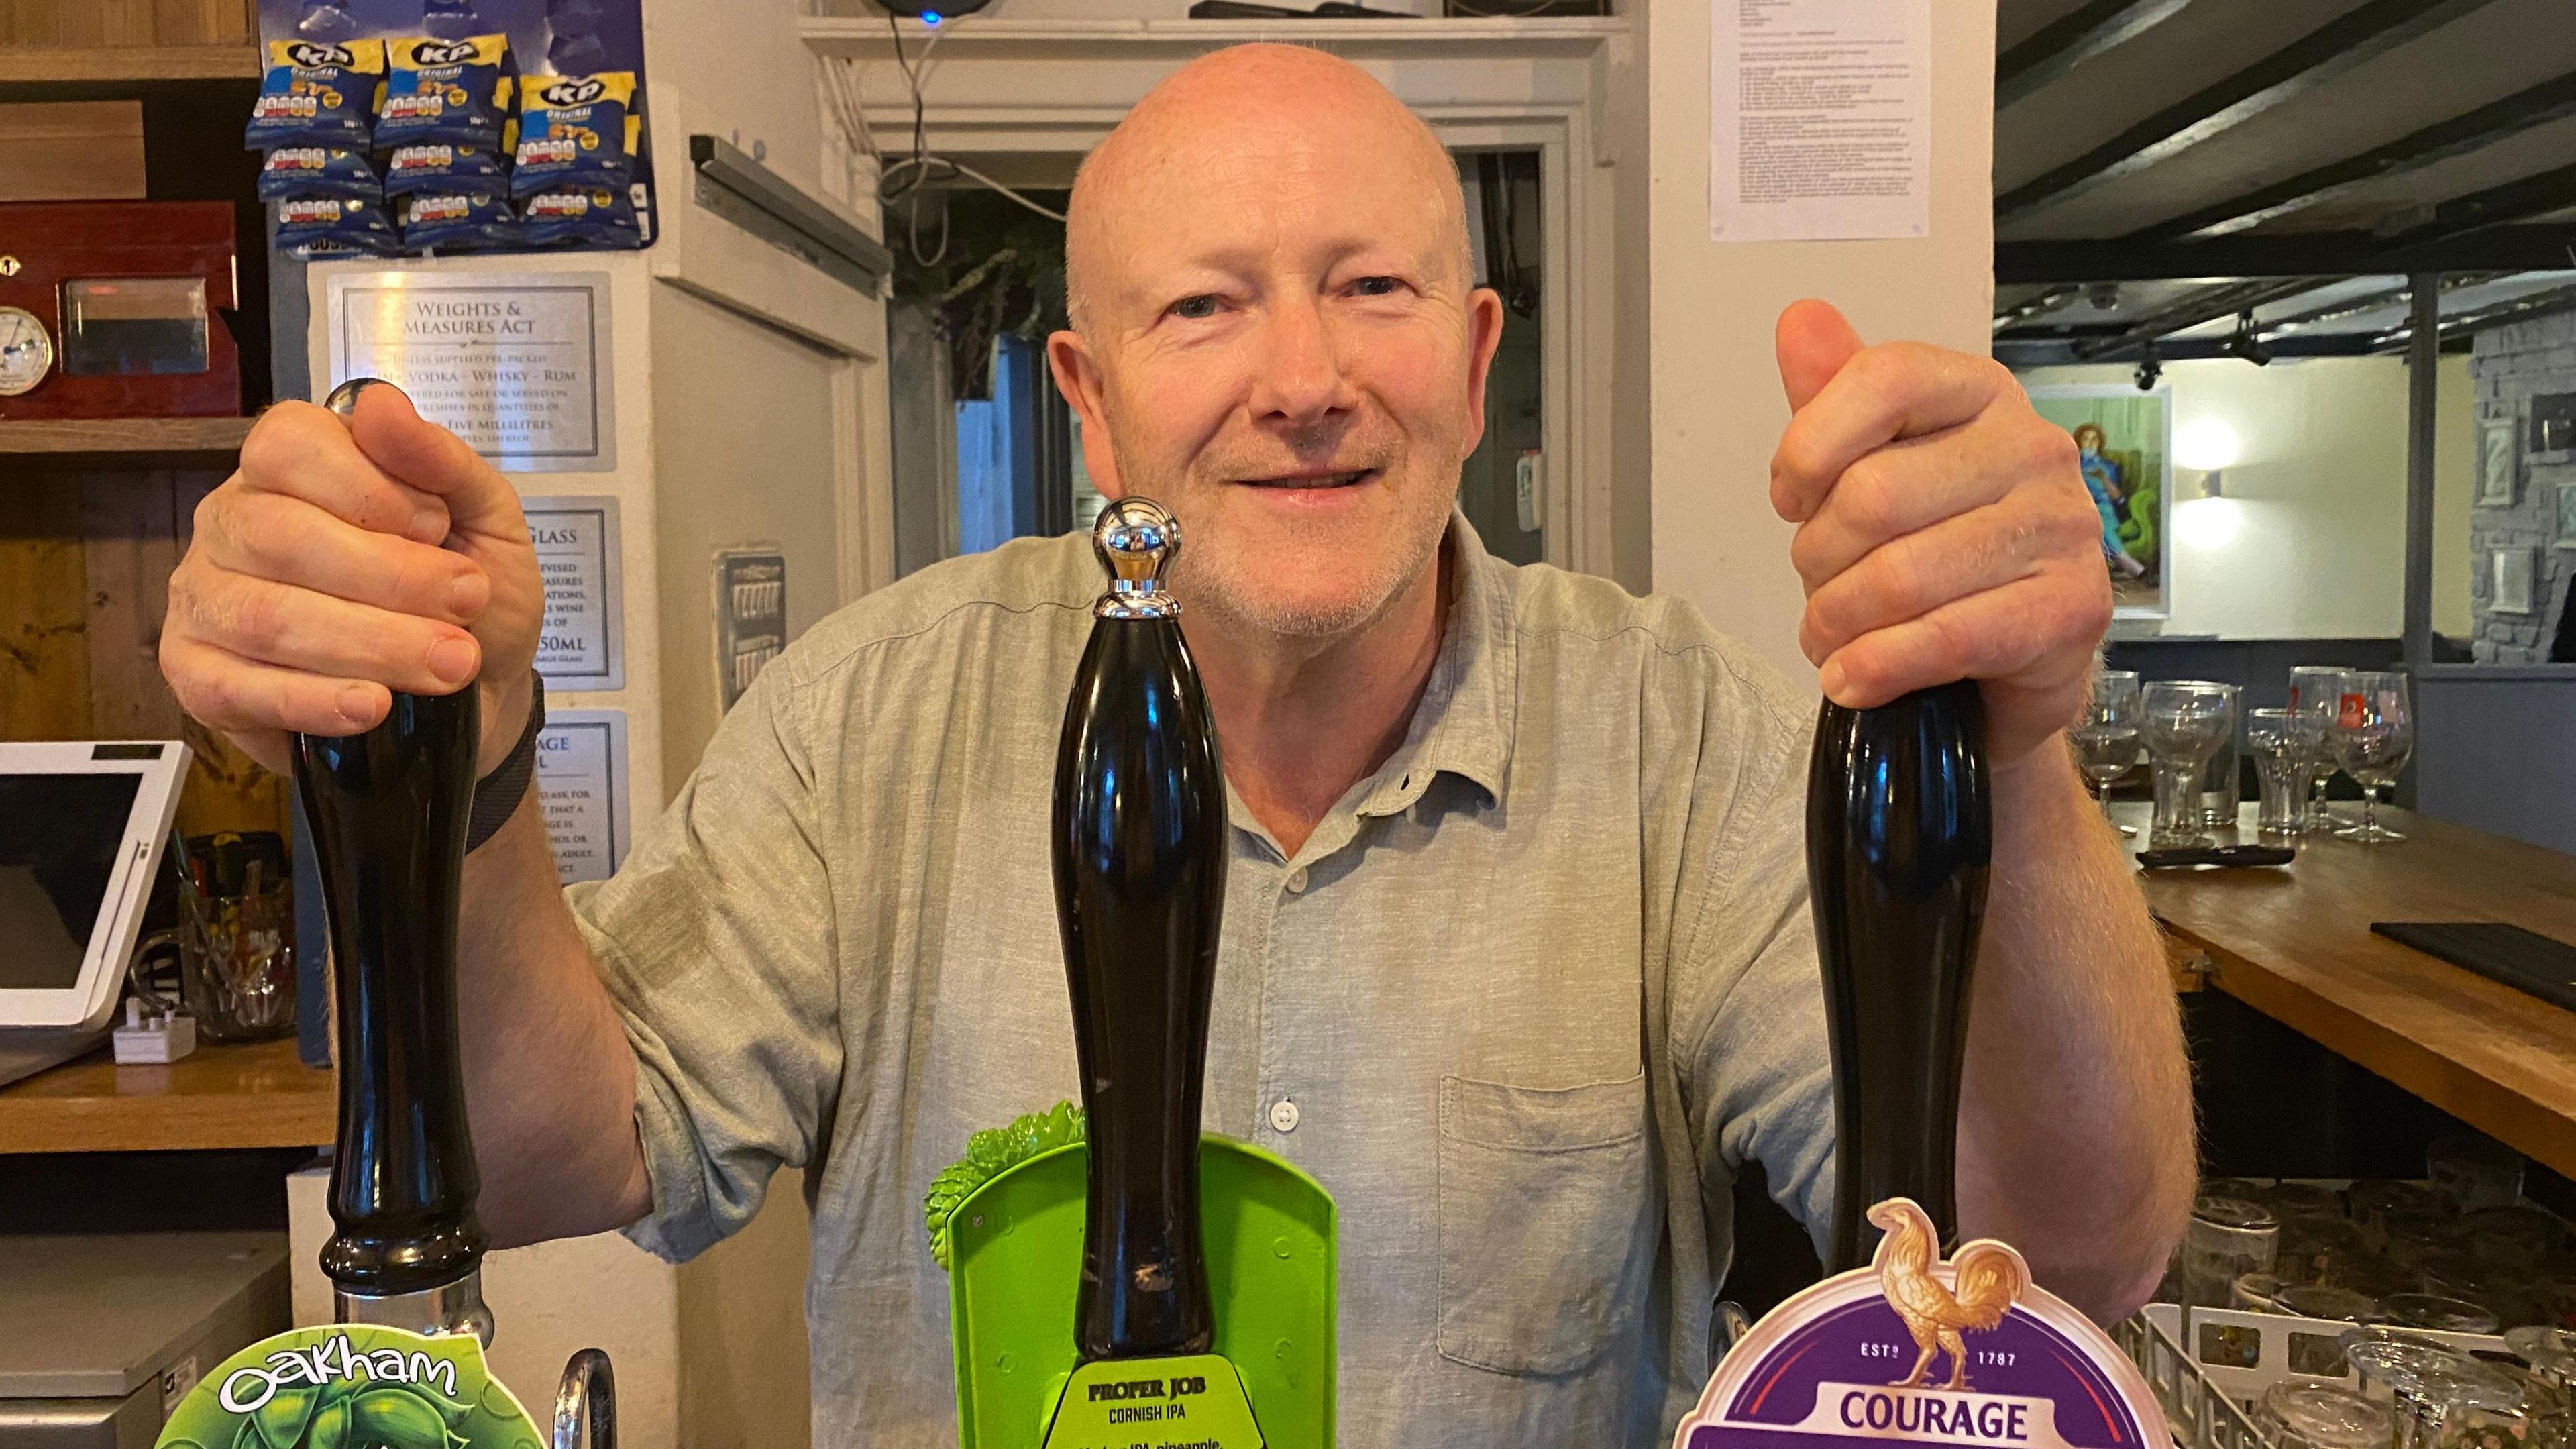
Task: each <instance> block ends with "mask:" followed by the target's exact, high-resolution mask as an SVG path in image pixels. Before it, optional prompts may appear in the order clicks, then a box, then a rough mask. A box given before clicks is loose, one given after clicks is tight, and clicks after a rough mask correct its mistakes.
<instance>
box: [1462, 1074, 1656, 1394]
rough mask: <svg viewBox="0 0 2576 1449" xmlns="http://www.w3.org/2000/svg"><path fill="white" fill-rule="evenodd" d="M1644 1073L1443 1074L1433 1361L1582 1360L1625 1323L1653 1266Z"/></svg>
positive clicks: (1550, 1365)
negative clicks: (1581, 1079)
mask: <svg viewBox="0 0 2576 1449" xmlns="http://www.w3.org/2000/svg"><path fill="white" fill-rule="evenodd" d="M1648 1171H1649V1168H1648V1163H1647V1151H1646V1079H1645V1074H1644V1073H1642V1072H1640V1073H1639V1074H1638V1075H1636V1076H1634V1077H1631V1078H1629V1079H1628V1080H1626V1081H1624V1082H1597V1083H1593V1084H1590V1085H1587V1086H1580V1087H1563V1088H1538V1087H1513V1086H1505V1085H1502V1084H1500V1083H1496V1082H1480V1081H1476V1080H1474V1079H1472V1078H1468V1077H1454V1076H1452V1077H1443V1078H1441V1079H1440V1322H1439V1345H1438V1346H1439V1350H1440V1354H1441V1356H1442V1357H1443V1358H1447V1359H1451V1360H1454V1361H1456V1362H1458V1363H1463V1364H1467V1365H1470V1366H1472V1367H1475V1368H1482V1369H1491V1370H1494V1371H1495V1372H1498V1373H1508V1374H1563V1373H1572V1372H1575V1371H1577V1370H1579V1369H1582V1368H1584V1367H1586V1366H1588V1365H1589V1364H1591V1363H1592V1361H1593V1360H1595V1359H1597V1358H1599V1357H1600V1356H1601V1354H1602V1351H1603V1350H1604V1349H1606V1348H1607V1347H1608V1346H1609V1345H1610V1344H1611V1343H1613V1342H1614V1341H1616V1340H1617V1339H1618V1338H1620V1337H1621V1336H1622V1335H1623V1333H1624V1332H1625V1331H1626V1330H1629V1329H1631V1328H1633V1327H1634V1326H1635V1324H1636V1323H1637V1321H1638V1318H1639V1315H1640V1314H1641V1313H1642V1312H1643V1311H1644V1300H1645V1295H1646V1276H1647V1274H1648V1272H1649V1271H1650V1270H1651V1269H1652V1267H1653V1261H1654V1245H1655V1234H1654V1232H1653V1227H1652V1214H1653V1204H1652V1202H1651V1201H1650V1197H1651V1195H1650V1194H1649V1192H1648V1191H1647V1184H1648Z"/></svg>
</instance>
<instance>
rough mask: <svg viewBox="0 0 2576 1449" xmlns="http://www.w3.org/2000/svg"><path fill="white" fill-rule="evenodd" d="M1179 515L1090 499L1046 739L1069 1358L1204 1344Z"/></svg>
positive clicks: (1196, 878)
mask: <svg viewBox="0 0 2576 1449" xmlns="http://www.w3.org/2000/svg"><path fill="white" fill-rule="evenodd" d="M1180 541H1181V533H1180V526H1179V524H1178V523H1176V522H1174V521H1173V519H1172V517H1171V515H1170V514H1169V513H1167V512H1165V511H1164V510H1163V509H1162V508H1160V507H1159V506H1157V505H1155V504H1153V503H1150V502H1147V501H1145V500H1143V499H1140V498H1128V499H1123V500H1121V501H1119V502H1117V503H1113V504H1111V505H1110V506H1109V507H1108V508H1106V509H1104V510H1102V512H1101V515H1100V521H1099V523H1098V524H1097V525H1096V526H1095V527H1094V529H1093V531H1092V543H1093V546H1094V548H1095V549H1096V550H1097V551H1098V553H1099V555H1100V560H1101V563H1102V564H1103V565H1104V566H1105V567H1107V569H1108V570H1109V573H1110V586H1109V591H1108V592H1107V593H1106V594H1104V595H1102V596H1101V598H1100V600H1099V602H1098V603H1097V604H1095V605H1094V606H1093V609H1092V613H1093V615H1094V618H1093V622H1092V627H1091V641H1090V643H1089V645H1088V646H1087V647H1086V648H1085V649H1084V650H1083V655H1082V663H1081V666H1080V668H1079V670H1078V671H1077V672H1076V674H1075V676H1074V684H1073V693H1072V697H1071V699H1070V700H1069V701H1068V702H1067V703H1066V706H1065V714H1064V733H1063V736H1062V738H1061V740H1060V742H1059V745H1058V749H1057V753H1056V775H1055V810H1054V818H1053V827H1052V831H1053V837H1054V840H1053V849H1054V860H1055V891H1056V914H1057V919H1058V921H1059V923H1060V924H1061V926H1062V928H1063V934H1064V960H1065V978H1066V985H1067V986H1068V988H1069V989H1070V991H1071V994H1072V997H1073V1024H1074V1049H1075V1055H1076V1058H1077V1059H1078V1061H1079V1062H1080V1065H1081V1070H1082V1106H1083V1112H1084V1114H1085V1117H1086V1121H1087V1124H1088V1135H1089V1139H1090V1149H1089V1163H1090V1166H1089V1171H1090V1193H1089V1199H1088V1207H1087V1210H1086V1216H1085V1220H1084V1227H1083V1252H1082V1281H1081V1283H1080V1285H1079V1288H1078V1290H1077V1292H1076V1294H1075V1308H1074V1317H1075V1325H1074V1331H1075V1340H1076V1343H1077V1344H1078V1345H1079V1347H1080V1350H1081V1353H1082V1357H1083V1359H1084V1360H1085V1361H1091V1360H1095V1359H1114V1358H1134V1357H1140V1356H1145V1355H1154V1354H1184V1353H1204V1352H1207V1351H1208V1349H1209V1346H1210V1344H1211V1342H1212V1341H1213V1337H1214V1319H1213V1315H1212V1313H1211V1311H1210V1306H1209V1300H1208V1277H1207V1262H1206V1252H1205V1250H1204V1247H1203V1245H1202V1242H1201V1239H1200V1232H1199V1094H1200V1087H1201V1078H1202V1073H1203V1071H1204V1068H1205V1065H1206V1060H1207V1034H1208V1001H1209V996H1210V993H1211V992H1212V991H1213V990H1214V988H1215V984H1216V952H1217V928H1218V922H1219V917H1220V913H1221V911H1222V909H1223V907H1224V904H1225V858H1226V817H1225V783H1224V777H1223V775H1222V774H1220V773H1219V771H1218V766H1217V753H1216V730H1215V726H1214V723H1213V721H1212V720H1211V719H1210V717H1209V714H1208V705H1207V696H1206V695H1205V693H1204V692H1202V690H1201V689H1200V686H1199V676H1198V669H1197V666H1196V665H1194V664H1192V663H1191V661H1190V651H1189V647H1188V645H1187V644H1185V643H1184V642H1183V641H1182V638H1181V626H1180V605H1179V603H1178V602H1177V601H1176V600H1174V599H1173V597H1172V595H1171V593H1170V592H1169V591H1168V590H1166V589H1165V588H1164V587H1163V582H1162V580H1163V571H1164V569H1165V568H1166V567H1167V566H1168V565H1169V564H1170V562H1171V558H1172V555H1173V554H1174V552H1176V551H1177V550H1178V549H1179V547H1180Z"/></svg>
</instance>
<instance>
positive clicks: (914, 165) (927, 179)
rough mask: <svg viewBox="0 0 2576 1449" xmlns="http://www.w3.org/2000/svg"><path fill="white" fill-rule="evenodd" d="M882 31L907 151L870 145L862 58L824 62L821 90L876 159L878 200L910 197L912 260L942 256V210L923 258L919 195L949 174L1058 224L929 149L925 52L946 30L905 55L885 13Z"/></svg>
mask: <svg viewBox="0 0 2576 1449" xmlns="http://www.w3.org/2000/svg"><path fill="white" fill-rule="evenodd" d="M959 23H961V22H959V21H956V20H951V21H949V22H948V26H950V27H953V26H955V25H957V24H959ZM886 32H887V36H888V39H889V40H890V42H891V44H892V46H893V48H894V58H895V66H896V68H897V69H898V70H900V71H901V72H902V73H903V79H904V88H905V91H906V92H907V94H909V95H910V96H911V98H912V151H911V153H910V154H909V155H904V156H898V157H895V158H893V159H892V160H888V159H887V156H886V153H885V151H884V149H883V148H881V147H879V146H878V145H877V143H876V135H875V132H874V129H873V128H872V127H870V126H869V125H868V121H867V106H866V102H865V100H864V99H863V95H864V86H863V79H864V76H865V71H866V65H865V63H864V62H862V61H859V60H857V59H855V58H851V59H847V60H844V61H843V62H842V63H841V65H840V66H839V67H830V66H828V65H827V68H826V70H825V87H824V88H825V90H826V91H827V92H828V93H829V94H828V96H827V97H826V99H827V100H828V101H829V103H830V107H831V112H832V118H833V120H834V122H835V123H836V124H838V125H839V126H840V128H841V130H842V133H843V135H844V136H845V137H846V138H847V139H848V140H850V141H852V142H855V143H856V145H857V147H858V149H859V151H860V152H861V153H862V154H864V155H866V156H867V157H868V158H869V159H870V160H873V161H875V162H876V163H877V200H878V201H879V203H880V204H891V203H893V202H896V201H900V200H904V199H906V198H910V199H911V200H912V203H913V204H912V205H911V206H910V207H909V208H908V211H909V213H910V215H909V225H908V232H909V237H908V240H909V241H910V243H911V246H912V253H913V260H914V261H915V262H916V263H918V264H920V265H922V266H925V267H927V266H936V265H937V264H938V262H939V260H940V259H941V258H942V257H944V256H946V255H947V251H948V223H947V217H946V214H945V209H944V208H943V209H942V215H941V218H940V240H939V247H938V250H937V251H935V252H933V253H932V254H930V255H929V256H924V255H923V254H922V252H921V204H920V193H921V192H922V191H924V190H926V189H929V188H930V187H932V186H934V185H936V184H937V183H938V182H941V181H946V180H950V179H952V178H954V177H959V176H962V177H965V178H966V179H967V180H970V181H973V182H974V183H975V184H977V185H979V186H982V187H984V188H985V189H986V190H989V191H992V192H994V193H996V194H998V195H1000V196H1003V197H1005V198H1007V199H1009V200H1010V201H1012V202H1014V203H1017V204H1018V205H1020V206H1023V207H1026V208H1027V209H1028V210H1030V211H1033V212H1035V213H1037V214H1038V215H1040V216H1043V217H1045V218H1046V219H1047V220H1049V221H1052V222H1057V223H1059V224H1061V223H1062V222H1063V221H1064V220H1065V215H1064V213H1063V212H1060V211H1057V210H1055V209H1053V208H1051V207H1048V206H1044V205H1041V204H1040V203H1039V202H1037V201H1036V200H1034V199H1032V198H1030V197H1028V196H1026V195H1023V194H1022V193H1020V192H1019V191H1016V190H1014V189H1012V188H1011V187H1009V186H1006V185H1004V184H1002V183H1001V182H999V181H996V180H994V179H993V178H992V177H990V176H987V175H985V174H984V173H983V172H981V171H978V170H976V169H975V168H974V167H972V166H969V165H967V164H966V163H964V162H962V161H958V160H956V159H954V158H952V157H948V156H941V155H939V154H937V153H935V152H933V151H931V150H930V145H929V136H928V127H927V124H926V112H925V106H924V100H923V86H924V83H925V82H926V81H927V80H928V79H929V76H930V68H931V55H932V53H933V52H934V51H936V50H938V48H939V42H940V40H941V39H942V38H943V37H944V36H945V35H946V34H947V28H946V27H943V28H941V29H939V30H936V31H933V32H932V34H931V37H930V43H929V44H928V45H925V46H923V47H922V49H921V54H919V55H917V56H910V57H907V56H906V55H905V54H904V50H903V27H902V26H901V25H899V24H897V23H896V21H895V17H894V15H893V13H892V12H891V11H889V12H888V13H887V15H886Z"/></svg>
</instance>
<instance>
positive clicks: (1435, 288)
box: [1050, 103, 1501, 636]
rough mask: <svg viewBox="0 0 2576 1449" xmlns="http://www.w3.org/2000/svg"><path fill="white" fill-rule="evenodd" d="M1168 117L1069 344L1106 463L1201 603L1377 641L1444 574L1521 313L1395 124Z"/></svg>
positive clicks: (1139, 152)
mask: <svg viewBox="0 0 2576 1449" xmlns="http://www.w3.org/2000/svg"><path fill="white" fill-rule="evenodd" d="M1157 119H1160V120H1164V121H1166V124H1165V126H1164V127H1163V130H1162V132H1161V135H1162V136H1164V137H1168V138H1169V139H1168V140H1159V139H1156V138H1154V137H1133V138H1129V139H1134V140H1137V141H1138V142H1139V143H1140V144H1138V145H1135V146H1131V147H1128V148H1127V149H1126V150H1125V151H1124V152H1123V153H1122V154H1121V155H1119V156H1118V157H1117V158H1116V160H1117V172H1116V174H1115V175H1114V176H1113V177H1111V178H1107V179H1106V180H1105V181H1104V183H1103V185H1102V187H1101V190H1100V194H1099V196H1098V199H1099V201H1100V202H1101V205H1100V207H1099V208H1098V210H1097V211H1096V212H1095V213H1094V215H1093V216H1092V217H1091V218H1090V220H1093V221H1096V222H1097V223H1098V225H1097V228H1096V230H1094V231H1093V232H1092V233H1091V234H1090V236H1091V239H1092V240H1093V241H1095V242H1096V245H1094V246H1092V247H1090V248H1089V249H1088V250H1086V252H1085V254H1084V261H1085V265H1086V270H1085V274H1084V285H1085V291H1086V301H1087V307H1086V311H1087V316H1086V318H1085V321H1086V323H1087V327H1086V335H1083V336H1079V337H1077V336H1076V334H1073V333H1069V332H1068V333H1059V334H1057V335H1056V337H1055V338H1054V339H1053V340H1052V342H1051V344H1050V350H1051V353H1052V354H1053V358H1054V361H1055V365H1056V369H1057V377H1058V380H1059V385H1060V386H1063V387H1064V390H1065V391H1066V393H1067V395H1068V396H1069V397H1070V398H1071V399H1072V400H1073V402H1074V405H1075V406H1076V407H1077V408H1079V409H1080V410H1081V411H1082V414H1083V422H1084V449H1083V451H1084V458H1085V462H1086V463H1087V465H1088V466H1089V468H1090V471H1091V474H1092V477H1093V478H1094V479H1095V480H1096V481H1097V482H1098V483H1099V486H1100V488H1101V491H1102V492H1103V493H1105V494H1109V495H1110V496H1113V497H1118V496H1124V495H1126V494H1129V493H1136V494H1142V495H1144V496H1146V497H1150V498H1152V499H1154V500H1156V501H1157V502H1160V503H1163V504H1165V505H1166V506H1168V507H1170V508H1171V509H1172V510H1173V512H1174V513H1175V514H1176V515H1178V517H1179V518H1180V520H1181V523H1182V527H1183V529H1184V533H1185V538H1186V543H1185V545H1184V547H1183V548H1182V550H1181V554H1180V558H1179V561H1178V563H1177V565H1176V577H1175V579H1174V584H1175V587H1176V588H1177V589H1178V590H1179V591H1180V592H1181V593H1182V595H1183V598H1184V600H1185V601H1187V602H1189V603H1192V604H1195V605H1200V606H1204V607H1208V608H1211V609H1214V610H1217V611H1219V612H1221V613H1223V614H1226V615H1229V616H1231V617H1233V618H1234V619H1236V620H1238V621H1240V622H1243V623H1248V624H1252V625H1255V626H1257V627H1260V628H1264V629H1267V630H1270V631H1272V632H1275V633H1281V634H1292V635H1306V636H1317V635H1330V634H1336V633H1341V632H1344V631H1347V630H1350V629H1353V628H1355V627H1357V626H1359V625H1361V624H1364V623H1366V622H1368V621H1369V620H1370V619H1373V618H1375V617H1376V616H1377V615H1378V613H1379V612H1380V611H1381V610H1383V609H1384V608H1385V607H1386V606H1387V604H1388V602H1389V601H1390V600H1391V599H1393V598H1394V597H1395V596H1396V595H1397V594H1399V593H1400V592H1401V591H1402V590H1403V588H1404V587H1405V585H1406V584H1407V583H1409V582H1411V581H1412V580H1414V579H1416V578H1419V577H1420V576H1421V574H1422V570H1423V569H1424V568H1425V567H1426V565H1428V564H1429V562H1430V561H1431V559H1432V558H1433V556H1434V553H1435V551H1436V549H1437V548H1438V545H1439V540H1440V535H1441V531H1442V528H1443V526H1444V524H1445V522H1446V520H1447V517H1448V513H1449V508H1450V504H1451V500H1452V498H1453V497H1454V495H1455V494H1456V491H1457V486H1458V470H1459V465H1460V464H1461V463H1462V462H1463V461H1464V460H1465V458H1466V456H1467V454H1468V453H1469V452H1471V451H1473V449H1474V448H1475V446H1476V441H1477V438H1478V436H1479V435H1480V434H1481V432H1482V431H1483V428H1484V384H1485V369H1486V365H1487V363H1488V362H1489V361H1490V360H1491V359H1492V356H1493V349H1494V342H1495V339H1496V338H1497V336H1498V335H1499V333H1500V327H1501V305H1500V303H1499V301H1498V300H1497V299H1496V298H1495V297H1494V294H1493V293H1491V292H1487V291H1480V290H1475V289H1474V288H1473V287H1472V285H1471V282H1472V278H1471V277H1470V276H1469V275H1468V274H1467V273H1466V271H1465V258H1464V256H1463V255H1462V253H1463V250H1464V248H1463V242H1462V232H1461V224H1460V220H1459V216H1458V193H1457V187H1456V178H1455V173H1454V171H1448V170H1447V169H1446V168H1447V167H1448V166H1449V163H1448V161H1447V159H1446V157H1445V156H1443V155H1441V154H1440V153H1439V151H1438V150H1437V148H1436V147H1435V146H1433V145H1431V144H1430V143H1429V142H1428V140H1427V138H1425V137H1423V136H1422V134H1421V133H1420V132H1419V131H1418V130H1414V131H1412V132H1411V133H1410V134H1407V133H1406V131H1405V126H1406V125H1409V118H1405V117H1402V116H1401V115H1400V114H1398V115H1396V116H1394V117H1392V118H1390V117H1389V116H1388V115H1387V114H1385V112H1384V111H1382V110H1379V109H1376V108H1368V107H1353V106H1345V107H1340V108H1335V107H1333V106H1332V105H1330V104H1329V103H1318V104H1316V105H1315V106H1313V107H1312V108H1308V109H1303V110H1301V111H1300V112H1299V113H1297V114H1294V115H1292V116H1290V117H1288V118H1286V119H1283V118H1282V117H1281V116H1280V114H1279V113H1278V112H1276V111H1275V110H1272V111H1268V112H1267V113H1266V114H1261V115H1257V116H1242V115H1238V116H1236V117H1234V118H1232V119H1217V118H1211V117H1207V116H1205V115H1204V113H1201V114H1200V115H1199V116H1197V117H1195V118H1191V119H1189V120H1184V118H1181V117H1161V118H1157ZM1390 133H1392V134H1390ZM1146 141H1153V142H1154V144H1151V145H1150V146H1149V145H1146V144H1142V143H1144V142H1146ZM1079 220H1080V219H1078V224H1079Z"/></svg>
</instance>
